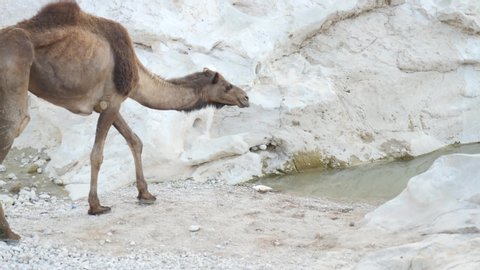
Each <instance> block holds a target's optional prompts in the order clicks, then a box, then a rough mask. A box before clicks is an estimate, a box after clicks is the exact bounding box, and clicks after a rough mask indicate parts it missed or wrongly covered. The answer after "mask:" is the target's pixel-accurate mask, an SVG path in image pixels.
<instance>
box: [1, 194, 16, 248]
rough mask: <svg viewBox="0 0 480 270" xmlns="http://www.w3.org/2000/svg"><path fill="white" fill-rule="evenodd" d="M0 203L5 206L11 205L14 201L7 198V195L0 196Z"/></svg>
mask: <svg viewBox="0 0 480 270" xmlns="http://www.w3.org/2000/svg"><path fill="white" fill-rule="evenodd" d="M0 202H1V203H3V204H5V205H12V204H14V203H15V199H14V198H12V197H10V196H8V195H5V194H0ZM0 242H1V241H0Z"/></svg>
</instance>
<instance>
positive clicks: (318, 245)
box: [0, 181, 377, 269]
mask: <svg viewBox="0 0 480 270" xmlns="http://www.w3.org/2000/svg"><path fill="white" fill-rule="evenodd" d="M150 189H151V191H152V193H154V194H157V198H158V200H157V203H155V204H154V205H149V206H145V205H139V204H138V203H137V202H136V199H135V196H136V190H135V187H133V186H130V187H125V188H123V189H121V190H117V191H115V192H112V193H109V194H104V195H102V196H101V200H102V202H103V203H104V204H105V205H111V206H112V207H113V210H112V212H111V213H109V214H107V215H103V216H98V217H95V216H88V215H87V214H86V212H87V209H88V206H87V202H86V199H84V200H79V201H74V202H72V201H69V200H57V201H56V202H55V203H52V202H50V201H48V200H47V201H44V200H40V201H38V202H36V203H33V204H29V203H27V204H17V205H14V206H9V207H7V209H6V211H7V215H8V218H9V220H10V223H11V225H12V227H13V228H14V229H15V231H16V232H18V233H19V234H21V235H22V236H23V239H22V242H21V243H19V244H16V245H8V246H7V245H5V244H1V245H2V246H0V250H3V251H9V250H10V255H8V256H7V257H8V258H5V257H4V258H3V260H4V262H6V264H3V266H2V265H0V268H3V267H5V266H8V267H14V268H15V267H17V268H22V267H23V268H25V267H26V268H28V267H30V266H32V267H33V266H37V267H40V266H42V265H43V264H42V263H48V261H49V260H50V257H49V256H50V255H49V254H43V253H45V252H46V253H50V252H53V253H56V252H60V253H63V254H60V255H61V256H59V259H61V260H63V261H64V264H62V265H60V266H61V267H67V268H69V267H72V268H75V265H77V266H78V265H80V266H81V267H83V268H84V269H95V268H97V267H100V266H102V267H106V268H109V265H110V264H109V263H113V265H110V266H111V267H114V265H115V267H114V268H121V269H122V268H124V269H128V268H136V266H138V267H140V268H142V267H146V268H150V267H156V268H171V269H173V268H175V269H182V268H201V269H205V268H207V269H238V268H245V269H350V268H352V267H353V266H354V265H355V263H356V262H358V261H359V260H360V258H361V257H363V255H364V254H365V253H366V252H368V251H371V250H375V249H376V247H377V245H375V244H374V243H372V244H368V243H365V242H362V241H356V244H352V243H350V241H348V238H349V236H352V237H354V238H355V236H354V235H357V236H356V237H357V238H358V237H360V235H359V234H361V233H360V232H359V231H357V223H358V222H359V221H360V220H361V219H362V217H363V216H364V214H365V213H366V212H368V211H370V210H372V209H373V208H374V206H372V205H368V204H355V203H336V202H331V201H325V200H321V199H315V198H302V197H293V196H290V195H284V194H278V193H266V194H260V193H258V192H256V191H255V190H253V189H252V188H251V186H233V187H232V186H225V185H218V184H217V185H212V184H197V183H193V182H189V181H187V182H174V183H171V182H170V183H159V184H154V185H151V186H150ZM192 225H193V226H199V227H200V230H199V231H197V232H191V231H190V229H192V228H191V226H192ZM2 248H3V249H2ZM13 249H15V250H18V253H16V252H14V251H12V250H13ZM36 250H39V251H36ZM29 252H30V253H32V254H30V255H27V256H25V254H28V253H29ZM22 253H23V255H22ZM42 254H43V255H42ZM42 256H43V257H42ZM0 259H2V257H1V256H0ZM107 262H108V263H107ZM122 262H123V263H122ZM132 262H136V263H137V264H134V265H129V264H128V263H132ZM77 263H78V264H77ZM49 266H52V265H49ZM81 267H80V268H81ZM34 268H35V267H34Z"/></svg>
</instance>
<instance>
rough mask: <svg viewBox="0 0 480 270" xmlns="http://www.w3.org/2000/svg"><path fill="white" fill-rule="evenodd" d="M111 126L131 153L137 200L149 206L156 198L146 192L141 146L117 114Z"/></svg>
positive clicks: (136, 137) (138, 139)
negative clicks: (121, 137)
mask: <svg viewBox="0 0 480 270" xmlns="http://www.w3.org/2000/svg"><path fill="white" fill-rule="evenodd" d="M113 126H114V127H115V128H116V129H117V130H118V132H120V134H121V135H122V136H123V137H124V138H125V140H126V141H127V143H128V146H129V147H130V150H131V151H132V155H133V160H134V162H135V174H136V178H137V189H138V196H137V198H138V200H139V201H140V203H144V204H151V203H153V202H155V200H156V199H157V198H155V196H153V195H152V194H150V192H149V191H148V186H147V182H146V181H145V177H144V175H143V166H142V149H143V144H142V141H141V140H140V138H138V136H137V134H135V133H134V132H133V130H132V129H131V128H130V127H129V126H128V124H127V123H126V122H125V120H124V119H123V117H122V116H121V115H120V114H117V119H116V120H115V122H113Z"/></svg>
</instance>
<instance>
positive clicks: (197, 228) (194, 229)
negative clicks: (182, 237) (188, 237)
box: [188, 225, 200, 232]
mask: <svg viewBox="0 0 480 270" xmlns="http://www.w3.org/2000/svg"><path fill="white" fill-rule="evenodd" d="M188 230H189V231H190V232H198V231H200V226H197V225H192V226H190V228H188Z"/></svg>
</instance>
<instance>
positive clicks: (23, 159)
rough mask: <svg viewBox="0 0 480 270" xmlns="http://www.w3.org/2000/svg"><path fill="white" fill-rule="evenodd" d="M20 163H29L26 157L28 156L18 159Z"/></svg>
mask: <svg viewBox="0 0 480 270" xmlns="http://www.w3.org/2000/svg"><path fill="white" fill-rule="evenodd" d="M20 163H22V164H24V165H26V164H28V163H30V159H28V158H22V160H20Z"/></svg>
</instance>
